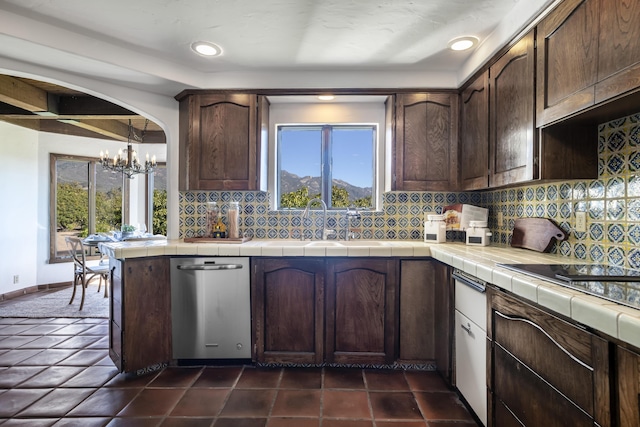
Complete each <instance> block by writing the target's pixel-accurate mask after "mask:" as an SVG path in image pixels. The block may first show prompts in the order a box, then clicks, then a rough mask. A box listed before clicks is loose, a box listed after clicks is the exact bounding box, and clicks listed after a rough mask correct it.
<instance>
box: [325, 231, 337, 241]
mask: <svg viewBox="0 0 640 427" xmlns="http://www.w3.org/2000/svg"><path fill="white" fill-rule="evenodd" d="M330 236H331V237H337V236H338V233H336V230H331V229H328V228H325V229H324V230H322V240H327V238H328V237H330Z"/></svg>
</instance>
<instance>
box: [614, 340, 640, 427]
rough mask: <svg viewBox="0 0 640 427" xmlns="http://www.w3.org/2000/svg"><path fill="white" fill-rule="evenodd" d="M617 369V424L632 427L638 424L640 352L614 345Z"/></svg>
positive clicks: (639, 416) (639, 408) (639, 422)
mask: <svg viewBox="0 0 640 427" xmlns="http://www.w3.org/2000/svg"><path fill="white" fill-rule="evenodd" d="M616 368H617V370H618V390H617V391H618V410H617V418H618V419H617V425H619V426H620V427H632V426H639V425H640V354H638V353H636V352H633V351H631V350H628V349H626V348H622V347H620V346H617V347H616Z"/></svg>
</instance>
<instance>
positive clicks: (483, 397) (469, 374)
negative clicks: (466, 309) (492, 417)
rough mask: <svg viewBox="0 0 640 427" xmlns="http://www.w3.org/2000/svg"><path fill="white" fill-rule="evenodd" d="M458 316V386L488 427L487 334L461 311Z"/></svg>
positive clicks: (456, 335) (456, 329) (456, 322)
mask: <svg viewBox="0 0 640 427" xmlns="http://www.w3.org/2000/svg"><path fill="white" fill-rule="evenodd" d="M483 295H484V294H483ZM455 316H456V320H455V331H456V332H455V340H456V347H455V348H456V358H455V361H456V386H457V387H458V390H460V393H462V395H463V396H464V398H465V399H466V400H467V402H468V403H469V405H470V406H471V408H472V409H473V411H474V412H475V413H476V415H477V416H478V418H480V420H481V421H482V423H483V424H484V425H487V373H486V369H487V350H486V339H487V337H486V332H485V331H484V330H482V329H481V328H480V327H479V326H478V325H477V324H475V323H474V322H473V321H472V320H470V319H469V318H468V317H466V316H465V315H464V314H462V313H460V312H459V311H458V310H456V314H455Z"/></svg>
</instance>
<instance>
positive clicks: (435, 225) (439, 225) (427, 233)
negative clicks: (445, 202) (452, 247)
mask: <svg viewBox="0 0 640 427" xmlns="http://www.w3.org/2000/svg"><path fill="white" fill-rule="evenodd" d="M426 217H427V220H426V221H425V222H424V241H425V243H444V242H446V241H447V224H445V222H444V215H435V214H429V215H426Z"/></svg>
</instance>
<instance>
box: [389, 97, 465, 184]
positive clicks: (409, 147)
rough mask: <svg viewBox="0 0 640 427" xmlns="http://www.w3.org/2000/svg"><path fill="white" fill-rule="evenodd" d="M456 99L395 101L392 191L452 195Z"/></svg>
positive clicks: (437, 98) (455, 147)
mask: <svg viewBox="0 0 640 427" xmlns="http://www.w3.org/2000/svg"><path fill="white" fill-rule="evenodd" d="M457 152H458V97H457V95H456V94H454V93H415V94H398V95H397V97H396V138H395V147H394V155H395V161H394V165H395V171H394V175H395V185H394V189H395V190H404V191H452V190H456V189H457V185H458V182H457V181H458V179H457V175H458V158H457V157H458V156H457Z"/></svg>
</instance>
